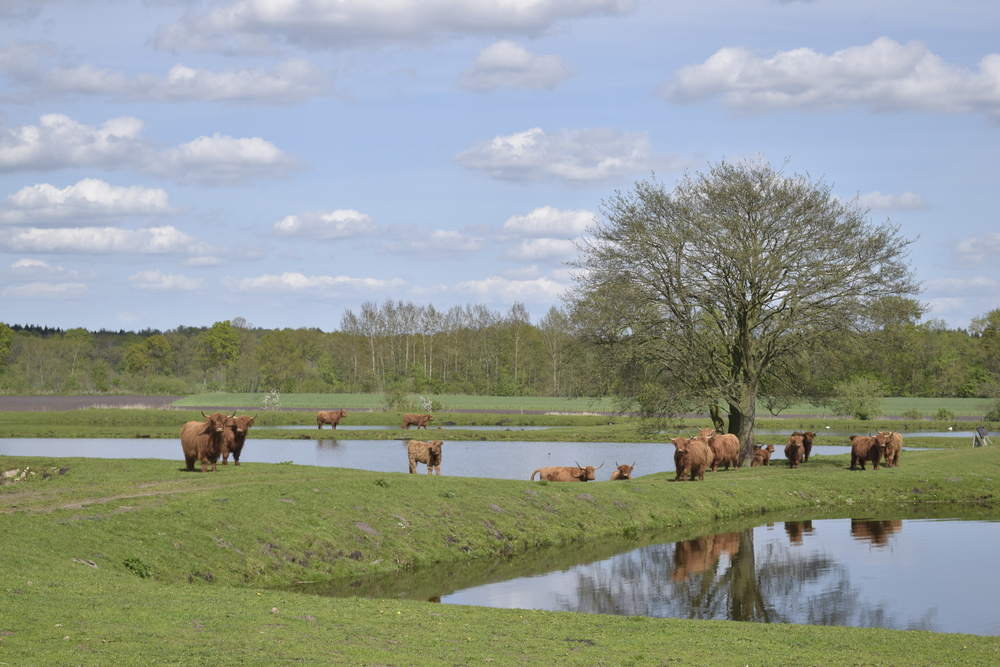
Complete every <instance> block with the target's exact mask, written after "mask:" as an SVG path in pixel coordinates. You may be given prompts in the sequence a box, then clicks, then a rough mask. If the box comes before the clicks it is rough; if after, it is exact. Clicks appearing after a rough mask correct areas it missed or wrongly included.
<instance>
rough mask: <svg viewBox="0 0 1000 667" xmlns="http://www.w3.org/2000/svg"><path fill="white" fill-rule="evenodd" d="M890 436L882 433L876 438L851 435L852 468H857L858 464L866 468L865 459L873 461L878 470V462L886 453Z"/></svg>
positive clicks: (873, 465)
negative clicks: (886, 444)
mask: <svg viewBox="0 0 1000 667" xmlns="http://www.w3.org/2000/svg"><path fill="white" fill-rule="evenodd" d="M887 440H888V438H887V437H886V436H884V435H882V434H881V433H879V434H878V435H876V436H875V437H874V438H873V437H871V436H867V435H852V436H851V470H857V467H856V466H857V465H860V466H861V469H862V470H864V469H865V461H871V462H872V467H873V468H875V470H878V462H879V461H881V460H882V456H884V455H885V443H886V441H887Z"/></svg>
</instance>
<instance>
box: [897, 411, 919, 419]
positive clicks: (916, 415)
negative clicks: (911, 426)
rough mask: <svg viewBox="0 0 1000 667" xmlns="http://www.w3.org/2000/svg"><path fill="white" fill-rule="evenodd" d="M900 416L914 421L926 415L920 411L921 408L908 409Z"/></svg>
mask: <svg viewBox="0 0 1000 667" xmlns="http://www.w3.org/2000/svg"><path fill="white" fill-rule="evenodd" d="M900 417H903V418H904V419H912V420H914V421H919V420H921V419H923V418H924V415H923V413H922V412H920V410H907V411H906V412H904V413H903V414H901V415H900Z"/></svg>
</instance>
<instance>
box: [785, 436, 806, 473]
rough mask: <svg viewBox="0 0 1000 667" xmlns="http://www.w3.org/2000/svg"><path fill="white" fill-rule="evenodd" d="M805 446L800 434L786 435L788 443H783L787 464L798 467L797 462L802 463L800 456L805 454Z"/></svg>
mask: <svg viewBox="0 0 1000 667" xmlns="http://www.w3.org/2000/svg"><path fill="white" fill-rule="evenodd" d="M805 451H806V448H805V445H803V444H802V436H801V435H794V434H793V435H790V436H788V444H787V445H785V458H786V459H788V465H790V466H791V467H793V468H798V467H799V464H800V463H802V456H803V455H804V454H805Z"/></svg>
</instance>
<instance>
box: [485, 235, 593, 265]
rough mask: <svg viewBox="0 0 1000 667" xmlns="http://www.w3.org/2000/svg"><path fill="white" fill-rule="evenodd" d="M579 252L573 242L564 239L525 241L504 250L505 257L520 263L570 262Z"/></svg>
mask: <svg viewBox="0 0 1000 667" xmlns="http://www.w3.org/2000/svg"><path fill="white" fill-rule="evenodd" d="M577 254H578V251H577V249H576V246H575V245H574V243H573V241H569V240H564V239H525V240H522V241H520V242H518V243H515V244H513V245H510V246H507V248H505V249H504V252H503V256H504V257H506V258H508V259H515V260H517V261H519V262H538V261H552V260H559V261H562V260H568V259H572V258H573V257H576V255H577Z"/></svg>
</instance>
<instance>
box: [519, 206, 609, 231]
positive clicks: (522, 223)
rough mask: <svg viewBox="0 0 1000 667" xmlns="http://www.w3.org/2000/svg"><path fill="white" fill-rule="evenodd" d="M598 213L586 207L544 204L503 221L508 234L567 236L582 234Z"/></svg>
mask: <svg viewBox="0 0 1000 667" xmlns="http://www.w3.org/2000/svg"><path fill="white" fill-rule="evenodd" d="M595 217H596V214H595V213H594V212H592V211H587V210H585V209H577V210H568V211H560V210H559V209H557V208H555V207H552V206H542V207H540V208H536V209H535V210H533V211H531V212H530V213H528V214H527V215H512V216H511V217H509V218H507V220H506V221H505V222H504V223H503V231H504V233H506V234H512V235H513V234H516V235H518V236H533V237H548V238H560V237H562V238H566V237H576V236H580V235H582V234H583V233H584V232H586V231H587V227H589V226H590V225H591V224H593V222H594V218H595Z"/></svg>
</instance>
